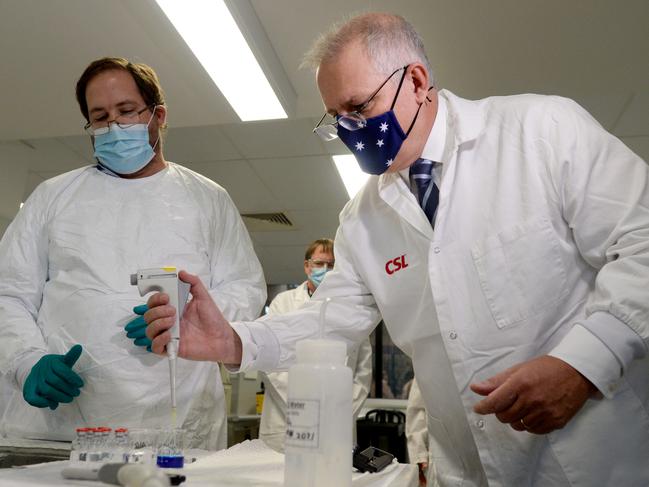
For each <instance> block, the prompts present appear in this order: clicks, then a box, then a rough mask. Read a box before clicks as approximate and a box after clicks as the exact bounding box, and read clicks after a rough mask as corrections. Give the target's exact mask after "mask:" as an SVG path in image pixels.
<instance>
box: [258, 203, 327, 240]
mask: <svg viewBox="0 0 649 487" xmlns="http://www.w3.org/2000/svg"><path fill="white" fill-rule="evenodd" d="M285 213H286V216H287V217H288V218H289V220H291V222H292V223H293V224H294V229H293V230H283V231H277V232H253V234H254V238H255V240H256V241H257V242H259V243H260V244H261V245H269V246H273V245H302V246H303V250H306V248H307V246H308V245H309V244H310V243H311V242H313V241H314V240H316V239H319V238H331V239H333V238H334V236H335V234H336V230H337V229H338V214H339V212H338V211H336V210H309V211H299V210H292V211H287V212H285Z"/></svg>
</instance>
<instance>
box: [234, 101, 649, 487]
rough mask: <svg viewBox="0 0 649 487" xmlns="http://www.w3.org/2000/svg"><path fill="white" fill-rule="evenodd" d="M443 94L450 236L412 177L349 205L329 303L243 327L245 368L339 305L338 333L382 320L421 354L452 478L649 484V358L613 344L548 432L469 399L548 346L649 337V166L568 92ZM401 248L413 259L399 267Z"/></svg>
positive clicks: (435, 431)
mask: <svg viewBox="0 0 649 487" xmlns="http://www.w3.org/2000/svg"><path fill="white" fill-rule="evenodd" d="M440 96H442V97H444V98H445V99H446V100H447V104H448V113H449V115H448V139H447V140H448V143H447V145H448V147H449V150H448V157H447V158H446V159H445V160H444V161H442V162H444V165H445V167H444V170H445V173H444V178H443V182H442V185H441V190H440V203H439V208H438V213H437V219H436V223H435V229H434V231H433V228H432V227H431V225H430V224H429V223H428V221H427V220H426V217H425V215H424V213H423V211H422V210H421V209H420V207H419V206H418V204H417V201H416V199H415V197H414V196H413V194H412V193H411V191H410V190H409V188H408V186H407V185H406V183H405V182H404V181H403V179H402V178H401V177H400V175H399V174H384V175H382V176H380V177H371V178H370V179H369V181H368V183H367V184H366V185H365V187H364V188H363V190H362V191H361V192H359V194H358V195H357V196H356V197H355V198H354V199H353V200H352V201H351V202H349V203H348V205H347V206H346V207H345V209H344V210H343V212H342V213H341V216H340V226H339V228H338V232H337V234H336V247H335V254H336V268H335V269H334V270H333V271H332V272H330V273H329V275H327V279H326V280H325V281H324V282H323V284H322V285H321V286H320V289H319V290H318V296H317V299H312V300H311V302H310V303H308V304H307V305H305V307H304V308H303V309H302V310H301V311H299V312H294V313H291V314H288V315H284V316H282V317H268V318H267V317H264V318H262V319H261V320H260V321H258V322H255V323H240V324H237V325H236V330H237V332H238V333H239V335H240V336H241V337H242V340H243V358H242V369H244V370H245V369H247V368H251V367H255V368H261V369H264V368H268V367H277V366H279V367H286V366H287V365H288V364H290V363H291V361H292V360H294V343H295V341H296V340H299V339H302V338H303V337H304V336H306V335H309V334H310V335H313V334H315V333H316V330H317V323H318V320H317V316H318V309H319V306H320V303H321V302H322V300H323V299H324V298H327V297H331V298H332V299H333V303H331V304H330V305H329V307H328V310H327V316H328V319H327V323H328V332H327V335H328V336H336V337H339V338H343V339H345V340H347V341H348V343H349V344H350V346H352V345H353V344H356V343H359V342H360V341H361V340H363V339H365V338H366V337H367V335H368V334H369V333H370V331H371V329H372V327H373V326H374V325H373V324H374V323H375V317H376V314H377V313H379V312H380V313H381V315H382V316H383V320H384V321H385V324H386V326H387V328H388V331H389V333H390V336H391V337H392V339H393V341H394V342H395V343H396V344H397V345H398V346H399V347H400V348H401V349H402V350H404V352H406V353H407V354H408V355H409V356H410V357H411V358H412V360H413V364H414V369H415V375H416V377H417V380H418V382H419V386H420V388H421V392H422V395H423V397H424V400H425V403H426V409H427V412H428V428H429V433H430V439H431V443H430V450H431V457H432V462H433V463H434V465H435V467H436V471H437V473H436V480H437V482H439V485H443V486H449V485H452V486H459V485H464V486H477V485H481V486H482V485H486V484H487V483H488V485H490V486H503V487H512V486H517V487H518V486H553V487H556V486H569V485H570V486H576V485H583V486H594V485H607V486H608V485H649V462H648V461H647V451H649V414H648V408H649V360H648V359H647V357H646V354H645V355H643V353H642V352H643V351H637V350H636V351H635V352H636V354H635V355H633V356H631V357H629V356H628V355H625V356H624V357H622V356H620V357H613V356H612V354H611V352H610V351H608V350H607V348H606V347H607V346H608V345H609V344H608V342H606V341H604V342H599V346H600V349H602V350H603V352H604V354H606V353H608V355H609V356H611V357H613V360H616V359H618V358H619V360H620V364H621V365H622V366H623V371H624V374H623V376H622V377H621V378H620V377H616V378H614V379H611V380H610V381H609V382H608V383H606V384H604V386H602V385H601V384H600V386H599V388H600V390H601V391H602V392H603V393H604V394H605V396H606V397H605V398H604V399H589V400H588V401H587V402H586V403H585V404H584V406H583V408H582V409H581V410H580V411H579V412H578V414H577V415H576V416H575V417H574V418H573V419H572V420H571V421H570V423H569V424H568V425H567V426H566V427H564V428H563V429H561V430H557V431H554V432H552V433H550V434H548V435H542V436H541V435H533V434H529V433H527V432H517V431H514V430H513V429H512V428H510V427H509V426H508V425H505V424H502V423H500V422H499V421H498V420H497V418H496V417H495V416H493V415H490V416H486V417H483V416H479V415H476V414H475V413H473V411H472V407H473V405H474V404H475V403H476V402H478V401H479V400H480V399H481V397H479V396H478V395H476V394H474V393H473V392H471V390H470V389H469V384H470V383H472V382H475V381H481V380H484V379H486V378H488V377H490V376H493V375H494V374H496V373H498V372H501V371H503V370H505V369H507V368H508V367H510V366H512V365H514V364H518V363H521V362H524V361H526V360H529V359H532V358H534V357H537V356H540V355H543V354H547V353H549V352H550V351H552V350H553V349H554V348H555V347H556V346H557V345H558V344H559V343H560V342H561V343H562V344H563V343H564V341H563V340H562V339H563V338H564V337H566V335H567V334H568V333H569V332H572V331H573V326H574V325H575V323H577V322H580V323H582V324H583V325H584V326H590V327H592V326H593V323H599V325H606V326H604V327H603V329H605V330H608V331H609V333H610V334H611V336H614V334H615V330H620V329H621V328H623V329H624V330H626V331H627V332H629V331H630V330H632V331H633V333H637V334H638V336H639V337H641V339H642V340H643V341H644V342H642V341H641V344H643V345H646V343H647V339H648V338H649V190H648V187H649V177H648V174H647V173H648V168H647V166H646V164H645V163H644V162H643V161H642V160H641V159H640V158H638V157H637V156H636V155H635V154H633V153H632V152H631V151H630V150H629V149H628V148H627V147H626V146H624V144H622V143H621V142H620V141H619V140H618V139H616V138H615V137H613V136H611V135H610V134H608V133H607V132H605V131H604V130H603V129H602V128H601V127H600V126H599V124H597V122H595V121H594V120H593V119H592V118H591V117H590V116H589V115H588V114H586V113H585V112H584V111H583V110H582V109H581V108H579V107H578V106H577V105H576V104H574V103H573V102H571V101H569V100H566V99H562V98H558V97H541V96H535V95H522V96H515V97H496V98H489V99H485V100H481V101H468V100H463V99H460V98H458V97H456V96H454V95H452V94H451V93H449V92H447V91H442V92H441V93H440ZM400 256H405V257H404V259H405V262H406V263H407V267H402V268H401V270H399V271H397V272H393V273H391V274H388V273H387V272H386V263H387V262H389V261H392V260H393V259H395V258H397V257H400ZM394 268H395V267H394V266H391V267H390V270H394ZM609 325H610V326H609ZM626 327H628V328H626ZM579 328H580V327H577V326H575V327H574V329H575V330H578V329H579ZM633 333H631V334H632V335H633ZM587 334H588V332H586V335H587ZM581 336H584V335H583V334H582V335H581ZM593 340H594V341H595V342H597V341H598V339H597V338H594V337H593V338H592V339H591V342H589V346H590V347H593V346H594V344H593V343H592V341H593ZM604 343H607V345H606V346H604ZM580 350H581V349H580V348H579V347H577V349H576V350H573V353H575V354H576V355H579V352H580ZM634 357H638V358H635V360H634ZM588 358H589V357H586V359H588ZM591 358H595V357H591ZM598 358H601V357H598ZM593 362H595V361H593ZM586 363H588V360H586ZM616 364H617V361H616ZM613 369H614V370H615V372H616V374H617V375H618V376H619V374H620V372H621V369H622V367H620V366H619V365H618V366H616V367H613ZM589 373H590V371H589Z"/></svg>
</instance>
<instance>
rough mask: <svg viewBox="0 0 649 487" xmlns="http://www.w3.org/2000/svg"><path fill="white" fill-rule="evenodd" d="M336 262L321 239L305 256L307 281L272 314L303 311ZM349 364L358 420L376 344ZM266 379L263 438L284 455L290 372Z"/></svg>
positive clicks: (355, 352)
mask: <svg viewBox="0 0 649 487" xmlns="http://www.w3.org/2000/svg"><path fill="white" fill-rule="evenodd" d="M334 263H335V259H334V242H333V240H331V239H330V238H321V239H318V240H315V241H313V242H311V244H309V246H308V247H307V249H306V252H305V253H304V273H305V274H306V276H307V280H306V281H304V282H303V283H302V284H301V285H299V286H298V287H296V288H295V289H290V290H288V291H284V292H282V293H280V294H278V295H277V296H276V297H275V299H273V301H272V302H271V303H270V306H269V310H268V314H269V315H281V314H284V313H289V312H291V311H294V310H296V309H299V308H301V307H302V305H304V304H305V303H307V302H308V301H309V299H311V296H313V293H315V291H316V289H317V288H318V286H319V285H320V283H321V282H322V280H323V279H324V277H325V275H326V274H327V273H328V272H329V271H330V270H331V269H333V268H334ZM347 365H348V366H349V367H350V368H351V369H352V373H353V378H354V380H353V384H352V387H353V400H352V414H353V418H354V420H355V419H356V417H357V416H358V413H360V410H361V408H362V407H363V404H364V403H365V399H367V394H368V392H369V390H370V383H371V381H372V345H371V344H370V341H369V340H365V341H364V342H363V343H362V344H361V345H360V346H359V347H356V348H354V349H352V350H351V351H350V352H349V355H348V357H347ZM264 376H265V377H264V384H265V386H266V394H265V397H264V408H263V410H262V413H261V423H260V424H259V438H260V439H261V440H263V441H264V442H265V443H266V444H267V445H268V446H270V447H271V448H273V449H274V450H276V451H279V452H283V451H284V438H285V436H286V393H287V389H288V372H269V373H267V374H264Z"/></svg>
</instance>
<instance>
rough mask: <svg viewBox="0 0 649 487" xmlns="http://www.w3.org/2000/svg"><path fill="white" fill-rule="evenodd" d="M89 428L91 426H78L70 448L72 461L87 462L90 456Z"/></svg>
mask: <svg viewBox="0 0 649 487" xmlns="http://www.w3.org/2000/svg"><path fill="white" fill-rule="evenodd" d="M88 430H89V428H77V429H76V435H75V437H74V440H72V448H71V450H70V461H71V462H74V463H77V462H85V461H86V460H87V456H88Z"/></svg>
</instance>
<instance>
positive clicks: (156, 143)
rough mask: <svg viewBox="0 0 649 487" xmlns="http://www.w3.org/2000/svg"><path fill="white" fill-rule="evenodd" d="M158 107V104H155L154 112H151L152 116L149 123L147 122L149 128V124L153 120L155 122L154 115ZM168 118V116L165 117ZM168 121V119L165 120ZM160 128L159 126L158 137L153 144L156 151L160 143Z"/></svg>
mask: <svg viewBox="0 0 649 487" xmlns="http://www.w3.org/2000/svg"><path fill="white" fill-rule="evenodd" d="M157 109H158V105H153V112H151V118H150V119H149V123H147V124H146V126H147V129H148V128H149V125H151V122H153V117H155V111H156V110H157ZM165 118H166V117H165ZM165 121H166V120H165ZM163 123H164V122H163ZM160 130H161V129H160V128H159V127H158V138H157V139H156V140H155V143H154V144H153V145H152V146H151V148H152V149H153V150H154V151H155V148H156V146H157V145H158V142H160Z"/></svg>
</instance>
